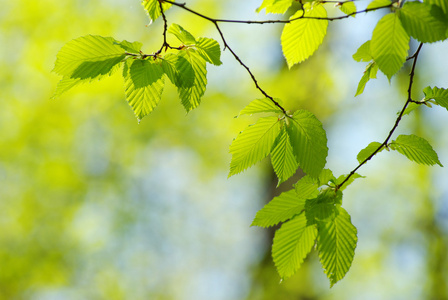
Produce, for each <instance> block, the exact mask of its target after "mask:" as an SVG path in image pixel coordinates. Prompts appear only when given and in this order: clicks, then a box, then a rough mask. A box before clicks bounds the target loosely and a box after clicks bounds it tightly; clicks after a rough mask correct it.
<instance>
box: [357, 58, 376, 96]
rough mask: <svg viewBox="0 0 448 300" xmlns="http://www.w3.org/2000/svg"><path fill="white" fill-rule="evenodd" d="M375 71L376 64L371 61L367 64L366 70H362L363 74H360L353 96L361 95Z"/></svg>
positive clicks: (374, 76)
mask: <svg viewBox="0 0 448 300" xmlns="http://www.w3.org/2000/svg"><path fill="white" fill-rule="evenodd" d="M377 73H378V65H377V64H376V63H375V62H374V61H372V62H371V63H369V64H368V65H367V67H366V70H365V71H364V74H363V75H362V77H361V80H360V81H359V83H358V88H357V89H356V94H355V97H356V96H358V95H361V94H362V93H363V92H364V89H365V87H366V84H367V82H369V80H370V79H375V78H376V74H377Z"/></svg>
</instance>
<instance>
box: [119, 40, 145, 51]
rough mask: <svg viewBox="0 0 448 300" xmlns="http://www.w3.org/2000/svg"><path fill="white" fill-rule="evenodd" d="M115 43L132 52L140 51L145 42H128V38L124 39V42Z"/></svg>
mask: <svg viewBox="0 0 448 300" xmlns="http://www.w3.org/2000/svg"><path fill="white" fill-rule="evenodd" d="M114 44H116V45H119V46H120V47H121V48H123V49H124V50H126V51H127V52H130V53H140V50H141V49H142V47H143V44H142V43H140V42H133V43H131V42H128V41H126V40H124V41H122V42H120V43H119V42H114Z"/></svg>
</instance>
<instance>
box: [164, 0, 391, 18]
mask: <svg viewBox="0 0 448 300" xmlns="http://www.w3.org/2000/svg"><path fill="white" fill-rule="evenodd" d="M160 1H162V2H166V3H170V4H172V5H174V6H177V7H181V8H183V9H185V10H187V11H189V12H191V13H192V14H195V15H197V16H199V17H201V18H203V19H206V20H209V21H210V22H213V23H240V24H241V23H242V24H274V23H280V24H282V23H283V24H286V23H291V22H293V21H296V20H300V19H312V20H327V21H335V20H341V19H346V18H348V17H351V16H353V15H356V14H361V13H367V12H369V11H375V10H378V9H382V8H390V7H392V6H393V4H388V5H384V6H380V7H375V8H366V9H363V10H360V11H355V12H353V13H350V14H347V15H344V16H340V17H333V18H323V17H310V16H305V11H303V14H302V16H300V17H297V18H292V19H289V20H265V21H253V20H229V19H215V18H210V17H208V16H205V15H203V14H201V13H199V12H197V11H194V10H192V9H190V8H188V7H187V6H186V3H177V2H174V1H171V0H160ZM347 2H350V1H347ZM338 3H339V2H338ZM341 3H343V2H341Z"/></svg>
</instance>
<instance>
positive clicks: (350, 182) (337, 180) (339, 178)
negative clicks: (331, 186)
mask: <svg viewBox="0 0 448 300" xmlns="http://www.w3.org/2000/svg"><path fill="white" fill-rule="evenodd" d="M348 176H349V175H348V174H347V175H341V176H339V177H338V179H336V181H335V184H336V185H340V184H341V183H343V182H344V180H345V178H347V177H348ZM358 178H366V177H365V176H362V175H359V174H358V173H354V174H353V175H352V176H350V178H349V179H348V180H347V182H345V183H344V185H343V186H342V187H340V188H339V191H341V192H342V191H343V190H345V189H346V188H347V187H348V186H349V185H350V184H352V183H353V182H354V181H355V180H356V179H358Z"/></svg>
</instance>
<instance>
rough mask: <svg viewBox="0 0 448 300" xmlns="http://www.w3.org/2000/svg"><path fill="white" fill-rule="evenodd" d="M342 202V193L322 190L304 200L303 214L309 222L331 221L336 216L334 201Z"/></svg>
mask: <svg viewBox="0 0 448 300" xmlns="http://www.w3.org/2000/svg"><path fill="white" fill-rule="evenodd" d="M341 202H342V193H341V192H340V191H338V192H334V190H331V189H326V190H323V191H322V192H321V193H320V194H318V196H317V197H316V198H314V199H307V200H306V202H305V215H306V218H307V220H308V223H309V224H317V222H329V221H333V220H334V218H335V217H336V213H337V211H336V206H335V204H336V203H341Z"/></svg>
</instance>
